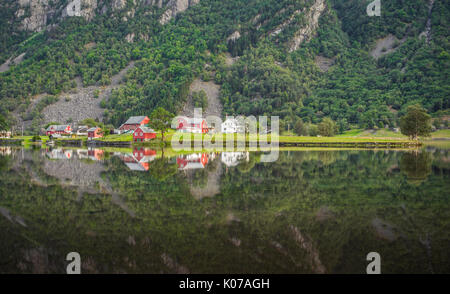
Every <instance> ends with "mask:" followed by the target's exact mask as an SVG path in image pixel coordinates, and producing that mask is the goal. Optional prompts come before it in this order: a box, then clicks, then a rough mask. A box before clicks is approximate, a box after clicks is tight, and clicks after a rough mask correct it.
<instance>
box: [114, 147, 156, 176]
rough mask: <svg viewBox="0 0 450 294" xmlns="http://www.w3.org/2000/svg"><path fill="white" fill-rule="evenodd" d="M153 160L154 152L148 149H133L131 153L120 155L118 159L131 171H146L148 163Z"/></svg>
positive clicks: (148, 166)
mask: <svg viewBox="0 0 450 294" xmlns="http://www.w3.org/2000/svg"><path fill="white" fill-rule="evenodd" d="M155 158H156V150H152V149H148V148H134V150H133V153H129V154H121V155H120V159H121V160H122V161H123V162H124V163H125V165H126V166H127V167H128V168H129V169H130V170H133V171H148V170H149V168H150V162H152V161H153V160H155Z"/></svg>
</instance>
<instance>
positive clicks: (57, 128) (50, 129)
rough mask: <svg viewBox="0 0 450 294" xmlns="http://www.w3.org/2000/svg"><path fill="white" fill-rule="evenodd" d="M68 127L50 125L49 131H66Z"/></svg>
mask: <svg viewBox="0 0 450 294" xmlns="http://www.w3.org/2000/svg"><path fill="white" fill-rule="evenodd" d="M68 126H69V125H50V126H48V128H47V131H57V132H58V131H64V130H65V129H66V128H67V127H68ZM52 128H53V130H52Z"/></svg>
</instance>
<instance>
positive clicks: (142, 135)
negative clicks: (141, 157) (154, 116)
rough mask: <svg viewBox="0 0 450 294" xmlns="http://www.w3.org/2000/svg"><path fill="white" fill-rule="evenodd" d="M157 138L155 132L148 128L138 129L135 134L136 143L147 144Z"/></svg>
mask: <svg viewBox="0 0 450 294" xmlns="http://www.w3.org/2000/svg"><path fill="white" fill-rule="evenodd" d="M155 138H156V133H155V131H154V130H152V129H150V128H147V127H138V128H137V129H136V130H135V131H134V133H133V141H134V142H145V141H149V140H152V139H155Z"/></svg>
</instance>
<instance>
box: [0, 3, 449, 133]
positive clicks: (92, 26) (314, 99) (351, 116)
mask: <svg viewBox="0 0 450 294" xmlns="http://www.w3.org/2000/svg"><path fill="white" fill-rule="evenodd" d="M315 2H316V1H306V0H282V1H279V0H278V1H275V0H249V1H242V0H229V1H220V0H202V1H200V3H199V4H198V5H195V6H193V7H190V8H189V9H188V10H187V11H186V12H184V13H182V14H180V15H179V16H178V17H177V18H176V19H173V20H172V21H171V22H169V23H168V24H166V25H161V24H160V22H159V18H160V16H161V14H162V13H163V11H164V9H160V8H157V7H156V6H144V5H141V4H139V5H133V4H132V3H131V2H130V3H128V4H127V5H126V7H125V8H124V9H123V10H120V11H114V12H112V11H111V10H107V11H106V13H104V14H100V13H99V14H98V15H97V16H96V17H95V18H94V19H93V20H91V21H90V22H88V21H86V20H84V19H83V18H81V17H70V18H65V19H63V20H61V21H60V23H59V24H58V25H56V26H53V27H51V28H49V29H48V30H45V31H43V32H39V33H25V32H20V31H17V30H16V29H15V25H17V24H16V23H11V22H8V21H7V20H10V19H14V17H11V14H12V13H13V12H14V6H7V7H6V8H8V9H5V10H4V11H3V12H2V15H4V18H3V17H2V22H5V24H4V25H3V23H2V30H1V31H0V33H1V40H2V45H1V46H2V47H1V49H2V50H1V52H2V55H1V56H0V60H1V61H2V62H3V61H4V60H6V58H8V56H11V55H14V56H17V55H19V54H20V53H26V55H25V59H24V61H23V62H22V63H20V64H19V65H17V66H13V67H12V68H11V69H10V70H8V71H6V72H3V73H0V111H1V114H2V115H4V116H6V117H8V118H9V119H10V120H12V115H11V112H12V111H15V110H16V111H18V112H19V113H20V112H24V111H25V110H26V109H27V108H28V107H29V105H30V104H31V99H32V97H34V96H35V95H37V94H41V93H47V94H50V95H56V96H57V95H59V94H61V93H63V92H67V91H70V89H72V88H74V87H76V82H75V78H76V77H80V78H81V80H82V84H83V86H88V85H98V86H101V85H107V84H109V83H110V80H111V76H113V75H115V74H117V73H118V72H119V71H120V70H121V69H123V68H124V67H125V66H126V65H128V64H129V63H130V62H131V61H133V60H134V61H136V63H135V67H134V68H133V69H132V70H130V71H129V73H128V75H127V76H126V79H125V83H124V84H123V85H122V86H121V87H120V88H119V89H117V90H115V91H113V93H112V95H111V97H110V99H109V100H108V101H104V102H102V106H103V107H104V108H105V115H104V120H105V122H107V123H112V124H114V125H120V123H121V122H123V121H124V120H125V119H126V118H127V117H128V116H130V115H142V114H149V113H151V111H152V110H153V109H155V108H156V107H164V108H165V109H167V110H169V111H171V112H173V113H176V112H177V111H179V110H180V109H181V108H182V106H183V104H184V103H185V101H186V99H187V96H188V93H189V85H190V83H191V82H192V81H193V80H194V78H197V77H201V78H203V79H204V80H207V79H212V80H213V81H215V82H216V83H218V84H220V85H221V93H220V98H221V101H222V103H223V105H224V114H235V115H238V114H242V115H263V114H265V115H269V116H270V115H279V116H281V118H282V120H283V121H282V122H283V123H291V126H292V125H293V124H295V122H296V121H298V120H300V119H301V120H303V122H305V123H307V122H309V123H314V124H316V123H319V122H321V121H322V120H323V119H324V118H325V117H329V118H331V119H333V120H334V121H336V122H338V124H339V125H340V126H341V128H340V130H341V131H342V130H345V129H348V128H350V127H353V126H355V127H362V128H373V127H384V126H389V127H394V126H397V125H398V118H399V116H401V115H403V114H404V113H405V111H406V108H407V106H408V105H411V104H416V103H419V104H422V106H424V107H425V108H426V109H427V110H428V111H429V112H430V113H432V114H435V115H442V114H448V109H449V108H450V100H449V97H450V95H449V94H450V85H449V84H448V82H447V81H448V77H449V68H450V54H449V52H450V48H449V28H450V25H449V19H450V3H449V1H448V0H436V1H435V2H434V6H433V9H432V10H431V13H430V14H429V10H428V3H427V1H424V0H410V1H405V0H393V1H383V6H382V15H381V17H368V16H367V14H366V12H365V10H366V6H367V4H368V2H369V1H360V0H350V1H348V0H327V1H325V4H326V8H325V10H324V11H323V13H322V15H321V17H320V18H319V24H318V28H317V30H316V32H315V33H313V34H312V35H311V37H310V38H309V39H308V40H306V41H305V42H303V43H302V45H301V46H300V48H299V49H298V50H295V51H293V52H290V50H289V42H290V40H292V38H293V37H294V36H295V34H296V32H297V31H298V30H299V28H302V27H304V26H305V25H308V20H307V19H306V17H305V14H306V12H307V11H308V9H309V7H311V6H312V5H314V3H315ZM99 9H100V8H99ZM131 9H133V11H134V16H133V17H126V16H127V15H128V14H127V13H128V12H129V11H130V10H131ZM298 11H303V13H296V12H298ZM305 11H306V12H305ZM429 17H430V23H431V31H430V36H431V37H430V38H429V39H428V37H427V36H420V35H421V33H422V32H424V31H425V29H426V24H427V21H428V18H429ZM286 22H287V23H288V24H287V25H286V26H284V28H283V29H282V30H281V32H280V33H279V34H273V32H274V31H275V30H276V29H277V28H278V27H280V25H283V24H286ZM12 29H14V31H15V32H16V31H17V33H14V34H9V33H8V32H9V31H10V30H12ZM236 31H237V32H239V34H240V38H237V39H236V40H234V41H233V40H229V36H231V35H232V34H233V33H234V32H236ZM130 34H134V36H135V37H134V39H133V42H127V40H126V37H127V36H129V35H130ZM388 34H392V35H394V36H395V37H396V38H397V41H396V44H395V48H394V49H395V50H393V52H391V53H390V54H386V55H384V56H382V57H380V58H378V59H375V58H373V57H372V56H370V54H369V52H370V51H371V50H372V48H373V47H374V45H375V42H376V40H378V39H380V38H383V37H386V36H387V35H388ZM227 54H231V55H232V56H233V57H239V58H238V59H237V61H236V62H235V63H234V64H232V65H230V64H229V63H227V60H226V59H227V58H228V57H226V55H227ZM318 57H321V58H327V59H329V60H331V61H332V66H331V67H330V68H329V69H328V70H326V71H323V70H320V69H319V67H318V66H317V64H316V63H317V62H316V59H317V58H318Z"/></svg>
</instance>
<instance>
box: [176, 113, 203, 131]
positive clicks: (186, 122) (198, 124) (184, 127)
mask: <svg viewBox="0 0 450 294" xmlns="http://www.w3.org/2000/svg"><path fill="white" fill-rule="evenodd" d="M177 130H178V131H181V132H185V133H198V134H206V133H208V125H207V124H206V120H204V119H201V118H189V117H179V118H178V124H177Z"/></svg>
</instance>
